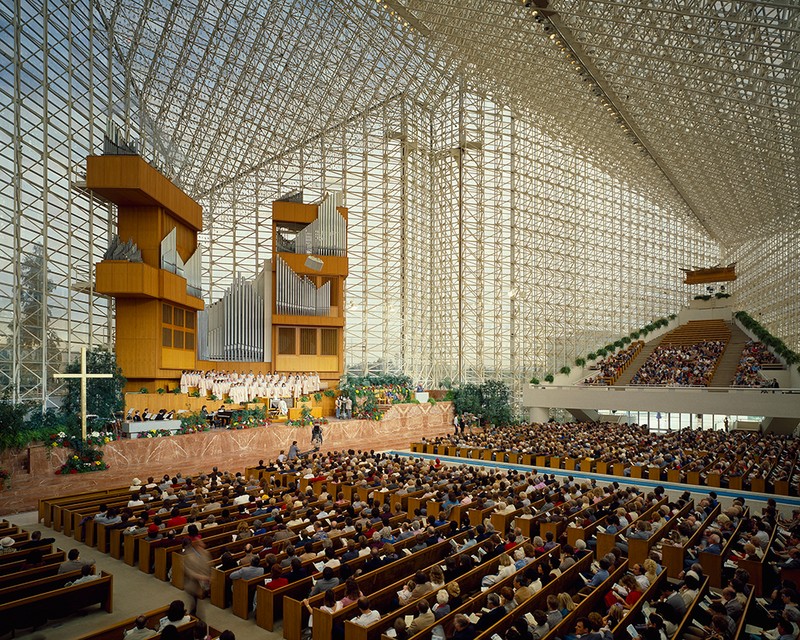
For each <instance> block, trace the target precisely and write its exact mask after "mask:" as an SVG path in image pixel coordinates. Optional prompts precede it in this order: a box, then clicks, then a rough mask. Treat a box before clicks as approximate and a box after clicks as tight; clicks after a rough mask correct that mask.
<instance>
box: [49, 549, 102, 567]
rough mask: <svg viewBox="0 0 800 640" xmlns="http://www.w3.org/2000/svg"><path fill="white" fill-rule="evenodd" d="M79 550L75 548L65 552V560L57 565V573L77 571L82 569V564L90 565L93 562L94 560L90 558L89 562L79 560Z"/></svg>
mask: <svg viewBox="0 0 800 640" xmlns="http://www.w3.org/2000/svg"><path fill="white" fill-rule="evenodd" d="M80 554H81V552H80V551H78V550H77V549H70V550H69V553H67V559H66V561H64V562H62V563H61V564H60V565H59V567H58V572H59V573H69V572H70V571H78V570H79V569H82V568H83V566H84V565H89V566H92V565H93V564H94V560H90V561H89V562H84V561H83V560H81V555H80Z"/></svg>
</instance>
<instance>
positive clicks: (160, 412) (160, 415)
mask: <svg viewBox="0 0 800 640" xmlns="http://www.w3.org/2000/svg"><path fill="white" fill-rule="evenodd" d="M166 413H167V410H166V409H159V410H158V413H157V414H156V415H155V417H154V418H153V420H164V415H165V414H166Z"/></svg>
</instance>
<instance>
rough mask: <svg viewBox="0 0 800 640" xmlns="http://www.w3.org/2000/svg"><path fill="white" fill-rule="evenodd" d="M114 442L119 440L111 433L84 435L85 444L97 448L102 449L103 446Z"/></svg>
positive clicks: (101, 432)
mask: <svg viewBox="0 0 800 640" xmlns="http://www.w3.org/2000/svg"><path fill="white" fill-rule="evenodd" d="M114 440H119V438H118V437H117V436H116V435H114V432H113V431H92V432H91V433H89V434H87V435H86V444H89V445H94V446H97V447H102V446H103V445H104V444H108V443H109V442H112V441H114Z"/></svg>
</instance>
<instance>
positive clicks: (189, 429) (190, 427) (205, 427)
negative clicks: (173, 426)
mask: <svg viewBox="0 0 800 640" xmlns="http://www.w3.org/2000/svg"><path fill="white" fill-rule="evenodd" d="M203 431H211V426H210V425H209V424H208V423H206V424H185V425H182V426H181V428H180V429H178V432H177V435H181V436H185V435H187V434H189V433H202V432H203Z"/></svg>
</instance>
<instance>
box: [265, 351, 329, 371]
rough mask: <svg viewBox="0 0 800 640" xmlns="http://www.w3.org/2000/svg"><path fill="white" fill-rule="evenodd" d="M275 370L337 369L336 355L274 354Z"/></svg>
mask: <svg viewBox="0 0 800 640" xmlns="http://www.w3.org/2000/svg"><path fill="white" fill-rule="evenodd" d="M274 360H275V371H297V372H301V371H338V370H339V358H338V357H337V356H296V355H295V356H281V355H275V357H274Z"/></svg>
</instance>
